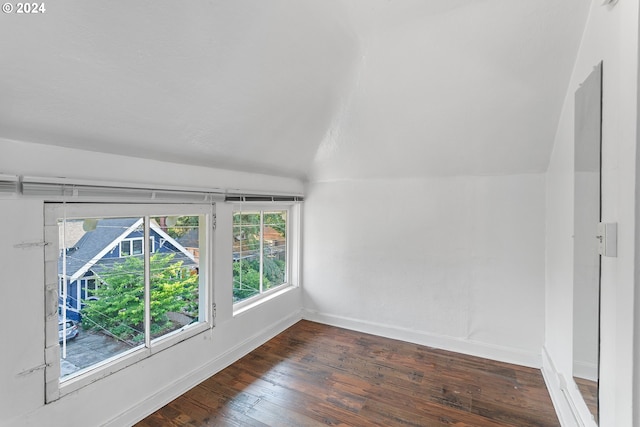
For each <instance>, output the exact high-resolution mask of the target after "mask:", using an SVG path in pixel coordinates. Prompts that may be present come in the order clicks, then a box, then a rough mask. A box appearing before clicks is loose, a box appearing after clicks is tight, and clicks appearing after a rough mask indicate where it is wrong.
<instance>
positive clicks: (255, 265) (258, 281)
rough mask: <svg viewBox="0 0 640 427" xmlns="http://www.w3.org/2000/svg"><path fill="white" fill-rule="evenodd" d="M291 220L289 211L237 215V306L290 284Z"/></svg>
mask: <svg viewBox="0 0 640 427" xmlns="http://www.w3.org/2000/svg"><path fill="white" fill-rule="evenodd" d="M287 216H288V211H287V210H273V211H271V210H252V211H236V212H234V214H233V301H234V303H238V302H241V301H244V300H247V299H249V298H252V297H256V296H259V295H261V294H263V293H265V292H267V291H269V290H271V289H274V288H277V287H279V286H281V285H284V284H286V283H287V282H288V280H289V278H288V276H289V273H288V268H289V265H288V255H289V254H288V251H287V224H288V223H287Z"/></svg>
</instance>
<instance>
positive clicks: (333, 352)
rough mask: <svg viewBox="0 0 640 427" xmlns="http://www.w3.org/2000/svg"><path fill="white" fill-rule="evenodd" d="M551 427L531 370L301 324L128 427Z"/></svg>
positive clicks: (538, 379)
mask: <svg viewBox="0 0 640 427" xmlns="http://www.w3.org/2000/svg"><path fill="white" fill-rule="evenodd" d="M326 425H332V426H457V427H462V426H474V427H480V426H518V427H524V426H559V425H560V424H559V422H558V419H557V417H556V414H555V412H554V409H553V405H552V403H551V399H550V398H549V394H548V392H547V389H546V387H545V385H544V381H543V379H542V375H541V373H540V371H539V370H536V369H531V368H525V367H522V366H517V365H510V364H506V363H500V362H495V361H492V360H487V359H481V358H477V357H471V356H465V355H462V354H458V353H452V352H448V351H443V350H436V349H432V348H429V347H424V346H420V345H416V344H410V343H406V342H402V341H395V340H391V339H386V338H381V337H377V336H373V335H367V334H362V333H359V332H353V331H349V330H345V329H340V328H335V327H331V326H326V325H321V324H318V323H313V322H309V321H301V322H299V323H297V324H295V325H294V326H292V327H291V328H289V329H287V330H286V331H284V332H283V333H282V334H280V335H278V336H277V337H275V338H273V339H272V340H270V341H269V342H267V343H266V344H264V345H263V346H261V347H259V348H257V349H256V350H254V351H253V352H251V353H250V354H248V355H247V356H245V357H244V358H242V359H241V360H239V361H237V362H236V363H234V364H233V365H231V366H229V367H228V368H226V369H224V370H222V371H220V372H219V373H218V374H216V375H214V376H212V377H211V378H209V379H207V380H205V381H203V382H202V383H201V384H199V385H198V386H196V387H194V388H193V389H191V390H190V391H188V392H187V393H185V394H184V395H182V396H180V397H179V398H177V399H176V400H174V401H173V402H171V403H169V404H168V405H166V406H164V407H163V408H161V409H160V410H158V411H157V412H155V413H153V414H151V415H149V416H148V417H147V418H146V419H144V420H142V421H140V422H139V423H138V424H136V426H137V427H158V426H163V427H164V426H169V427H171V426H176V427H177V426H190V427H193V426H326Z"/></svg>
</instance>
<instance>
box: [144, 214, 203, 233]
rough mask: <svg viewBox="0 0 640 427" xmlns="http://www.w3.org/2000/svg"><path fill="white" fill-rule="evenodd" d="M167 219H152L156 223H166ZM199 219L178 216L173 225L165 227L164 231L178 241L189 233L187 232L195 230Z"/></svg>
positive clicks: (196, 217)
mask: <svg viewBox="0 0 640 427" xmlns="http://www.w3.org/2000/svg"><path fill="white" fill-rule="evenodd" d="M167 218H168V217H155V218H153V219H154V220H155V221H156V223H158V224H163V223H166V222H165V221H167ZM199 222H200V219H199V218H198V216H179V217H177V218H176V223H175V225H173V226H171V227H169V226H166V229H165V230H164V231H165V232H166V233H167V234H168V235H169V236H171V237H173V238H174V239H178V238H180V237H182V236H184V235H185V234H187V233H188V232H189V230H193V229H197V228H198V225H199Z"/></svg>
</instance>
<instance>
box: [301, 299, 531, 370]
mask: <svg viewBox="0 0 640 427" xmlns="http://www.w3.org/2000/svg"><path fill="white" fill-rule="evenodd" d="M302 318H303V319H306V320H311V321H314V322H319V323H324V324H327V325H331V326H337V327H340V328H345V329H351V330H354V331H358V332H364V333H367V334H372V335H377V336H381V337H386V338H391V339H396V340H401V341H406V342H411V343H415V344H420V345H424V346H428V347H434V348H439V349H442V350H448V351H455V352H457V353H463V354H469V355H471V356H477V357H483V358H486V359H492V360H497V361H499V362H505V363H512V364H516V365H521V366H526V367H529V368H536V369H539V368H540V365H541V361H540V354H538V353H535V352H532V351H526V350H522V349H518V348H513V347H505V346H500V345H495V344H487V343H481V342H477V341H471V340H465V339H461V338H456V337H448V336H444V335H436V334H430V333H425V332H420V331H416V330H413V329H408V328H400V327H397V326H391V325H385V324H382V323H376V322H368V321H363V320H359V319H354V318H350V317H343V316H336V315H333V314H327V313H320V312H318V311H315V310H309V309H304V310H303V312H302Z"/></svg>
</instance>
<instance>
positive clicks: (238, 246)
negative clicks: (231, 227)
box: [233, 225, 287, 262]
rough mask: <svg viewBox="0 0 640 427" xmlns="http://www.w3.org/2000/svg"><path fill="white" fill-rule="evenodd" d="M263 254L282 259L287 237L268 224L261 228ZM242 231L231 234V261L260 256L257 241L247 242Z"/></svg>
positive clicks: (284, 255) (247, 239)
mask: <svg viewBox="0 0 640 427" xmlns="http://www.w3.org/2000/svg"><path fill="white" fill-rule="evenodd" d="M262 238H263V242H264V248H263V249H264V254H265V255H266V256H268V257H270V258H277V259H282V260H284V259H285V257H286V250H287V239H286V237H285V236H283V235H282V233H281V232H279V231H277V230H276V229H274V228H273V227H270V226H268V225H265V226H264V229H263V236H262ZM248 241H249V238H248V237H247V235H246V234H245V233H244V231H243V232H242V233H241V234H238V235H234V236H233V261H234V262H237V261H240V260H253V259H258V258H259V257H260V249H259V242H258V241H254V242H252V243H248Z"/></svg>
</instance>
